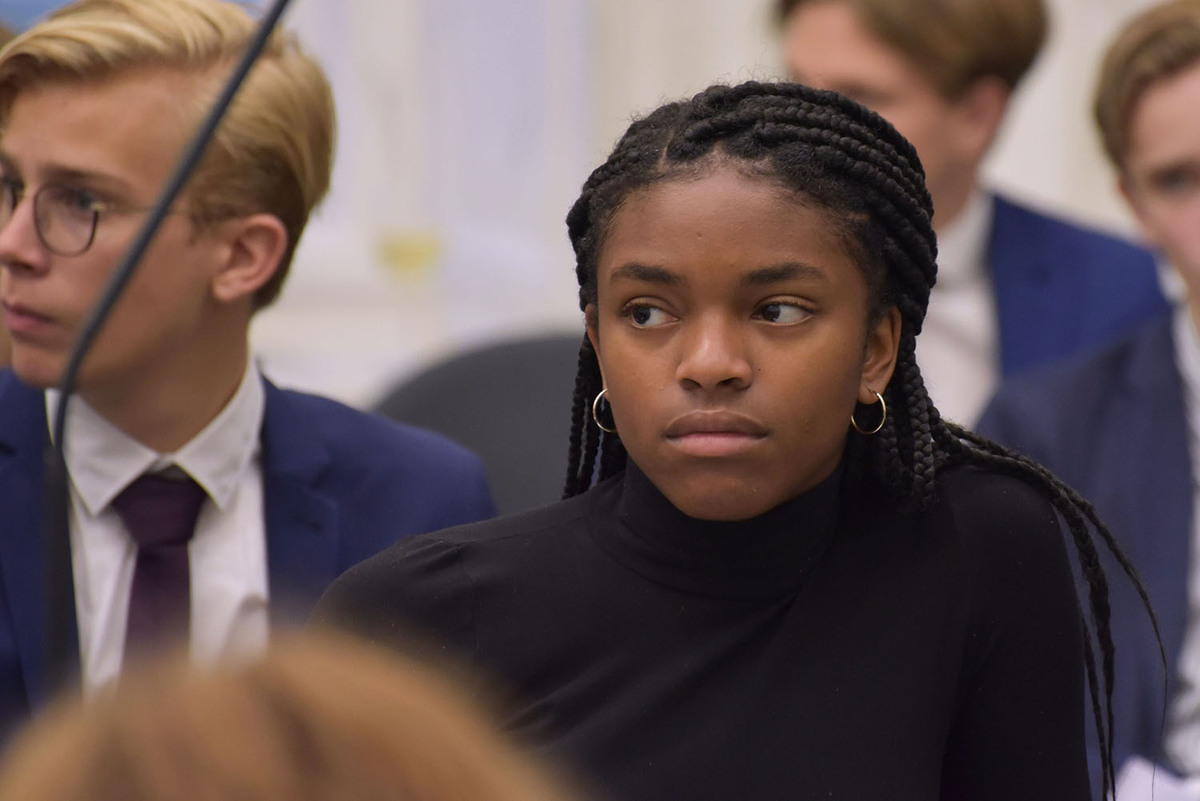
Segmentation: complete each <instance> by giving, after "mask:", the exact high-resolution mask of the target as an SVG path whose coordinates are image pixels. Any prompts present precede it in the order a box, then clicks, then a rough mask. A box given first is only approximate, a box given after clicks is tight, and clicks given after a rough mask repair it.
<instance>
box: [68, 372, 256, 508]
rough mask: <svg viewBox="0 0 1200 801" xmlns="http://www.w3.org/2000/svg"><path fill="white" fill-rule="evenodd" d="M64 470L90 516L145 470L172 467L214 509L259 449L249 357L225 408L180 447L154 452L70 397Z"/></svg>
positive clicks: (230, 494) (228, 495)
mask: <svg viewBox="0 0 1200 801" xmlns="http://www.w3.org/2000/svg"><path fill="white" fill-rule="evenodd" d="M58 400H59V393H58V391H57V390H53V389H48V390H46V411H47V418H48V419H50V420H53V419H54V410H55V409H56V408H57V407H58ZM70 403H71V407H70V414H68V415H67V421H66V435H67V449H66V461H67V471H68V473H69V475H70V476H71V484H72V485H73V486H74V488H75V491H76V492H77V493H78V494H79V497H80V499H81V500H82V501H83V503H84V505H85V506H86V507H87V510H88V512H89V513H90V514H92V515H93V516H94V515H97V514H99V513H100V512H101V511H103V510H104V508H105V507H107V506H108V504H109V503H111V502H112V499H113V498H115V497H116V496H117V495H118V494H119V493H120V492H121V490H123V489H125V487H126V486H128V485H129V483H130V482H131V481H133V480H134V479H135V478H137V477H138V476H140V475H142V474H143V473H147V472H160V471H163V470H167V469H168V468H171V467H177V468H179V469H181V470H183V471H184V472H185V473H187V474H188V475H189V476H191V477H192V478H193V479H195V481H196V483H197V484H199V485H200V486H201V487H203V488H204V491H205V492H207V493H208V495H209V497H210V498H212V500H213V502H214V503H215V504H216V505H217V508H218V509H224V508H225V507H226V506H227V505H228V504H229V503H230V501H231V500H232V498H233V493H234V490H235V489H236V488H237V486H238V483H239V482H240V481H241V477H242V473H243V471H244V470H245V469H246V467H247V465H249V464H250V460H251V459H252V458H253V457H254V456H255V455H257V453H258V452H259V448H260V445H259V432H260V430H261V429H262V420H263V413H264V411H265V408H266V395H265V393H264V391H263V386H262V377H261V375H260V374H259V372H258V368H257V367H256V366H255V365H254V363H253V362H252V361H251V362H250V363H248V364H247V365H246V372H245V373H244V374H243V375H242V381H241V383H240V384H239V385H238V388H237V391H236V392H235V393H234V395H233V397H232V398H231V399H230V401H229V403H227V404H225V408H223V409H222V410H221V412H220V413H219V414H218V415H217V416H216V417H215V418H213V419H212V421H211V422H210V423H209V424H208V425H207V426H205V427H204V429H203V430H202V431H200V433H199V434H197V435H196V436H195V437H193V438H192V439H191V440H190V441H189V442H187V443H186V444H185V445H184V446H183V447H182V448H180V449H179V450H177V451H175V452H174V453H158V452H157V451H155V450H153V449H151V448H147V447H146V446H145V445H143V444H141V443H140V442H138V441H137V440H135V439H133V438H132V437H130V436H129V435H128V434H126V433H125V432H123V431H121V430H120V429H118V428H117V427H116V426H114V425H112V424H111V423H109V422H108V421H107V420H105V419H104V418H103V417H102V416H101V415H100V413H99V412H97V411H96V410H94V409H92V408H91V407H90V406H88V405H87V402H86V401H84V400H83V399H82V398H80V397H79V396H78V395H75V396H72V397H71V399H70Z"/></svg>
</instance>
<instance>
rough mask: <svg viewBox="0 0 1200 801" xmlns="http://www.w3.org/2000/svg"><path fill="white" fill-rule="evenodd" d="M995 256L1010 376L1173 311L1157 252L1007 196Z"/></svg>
mask: <svg viewBox="0 0 1200 801" xmlns="http://www.w3.org/2000/svg"><path fill="white" fill-rule="evenodd" d="M988 261H989V265H990V269H991V272H992V283H993V286H994V287H995V297H996V308H997V316H998V319H999V327H1000V372H1001V375H1002V376H1004V377H1005V378H1007V377H1009V376H1013V375H1017V374H1019V373H1023V372H1026V371H1028V370H1030V369H1033V368H1036V367H1039V366H1041V365H1043V364H1050V363H1051V362H1056V361H1060V360H1062V359H1063V358H1066V357H1069V356H1074V355H1076V354H1080V353H1086V352H1088V351H1094V350H1096V349H1098V348H1099V347H1100V346H1102V345H1105V344H1107V343H1109V342H1111V341H1113V340H1114V339H1116V338H1117V337H1118V336H1119V335H1121V334H1124V333H1127V332H1129V331H1130V330H1132V329H1133V328H1136V327H1137V325H1138V324H1139V323H1141V322H1143V321H1145V320H1148V319H1150V318H1151V317H1153V316H1155V315H1157V314H1159V313H1161V312H1164V311H1166V309H1167V302H1166V301H1165V300H1164V299H1163V295H1162V291H1161V289H1160V288H1159V283H1158V276H1157V273H1156V271H1155V268H1154V257H1153V256H1152V255H1151V254H1150V252H1149V251H1147V250H1145V249H1143V248H1140V247H1138V246H1136V245H1133V244H1130V243H1129V242H1125V241H1122V240H1120V239H1117V238H1115V237H1111V236H1108V235H1106V234H1101V233H1098V232H1096V231H1090V230H1087V229H1085V228H1080V227H1079V226H1076V225H1072V224H1070V223H1066V222H1063V221H1061V220H1056V219H1054V218H1053V217H1047V216H1046V215H1044V214H1039V213H1037V212H1035V211H1032V210H1030V209H1027V208H1024V207H1022V206H1019V205H1017V204H1015V203H1013V202H1011V201H1009V200H1006V199H1005V198H1003V197H999V196H997V197H996V198H995V216H994V219H993V223H992V235H991V240H990V245H989V253H988Z"/></svg>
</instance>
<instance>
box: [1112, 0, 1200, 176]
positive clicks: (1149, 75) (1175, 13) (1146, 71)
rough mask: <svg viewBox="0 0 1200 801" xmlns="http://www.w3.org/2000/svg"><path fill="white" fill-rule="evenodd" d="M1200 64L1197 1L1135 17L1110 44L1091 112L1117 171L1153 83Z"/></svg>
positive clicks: (1176, 0)
mask: <svg viewBox="0 0 1200 801" xmlns="http://www.w3.org/2000/svg"><path fill="white" fill-rule="evenodd" d="M1196 64H1200V0H1173V2H1169V3H1164V4H1162V5H1158V6H1153V7H1152V8H1150V9H1149V10H1147V11H1144V12H1142V13H1141V14H1139V15H1137V16H1136V17H1134V18H1133V19H1132V20H1130V22H1129V23H1128V24H1126V25H1125V27H1124V28H1123V29H1122V30H1121V32H1120V33H1119V34H1117V38H1116V39H1115V40H1114V41H1113V43H1112V44H1111V45H1109V47H1108V50H1107V51H1106V53H1105V55H1104V61H1103V62H1102V66H1101V68H1100V79H1099V81H1097V83H1096V97H1095V102H1094V103H1093V106H1092V110H1093V113H1094V114H1095V119H1096V125H1097V126H1098V127H1099V129H1100V138H1101V140H1102V141H1103V143H1104V152H1105V153H1107V154H1108V158H1109V159H1110V160H1111V161H1112V163H1113V164H1114V165H1115V166H1116V167H1117V169H1122V168H1123V167H1124V164H1125V157H1126V156H1127V155H1128V152H1129V125H1130V123H1131V122H1132V121H1133V113H1134V110H1135V108H1136V107H1137V104H1138V101H1139V100H1141V98H1142V95H1143V94H1145V92H1146V90H1147V89H1149V88H1150V87H1151V86H1152V85H1153V84H1156V83H1158V82H1159V81H1162V80H1165V79H1167V78H1172V77H1174V76H1176V75H1178V74H1179V73H1181V72H1183V71H1184V70H1186V69H1188V68H1189V67H1191V66H1193V65H1196Z"/></svg>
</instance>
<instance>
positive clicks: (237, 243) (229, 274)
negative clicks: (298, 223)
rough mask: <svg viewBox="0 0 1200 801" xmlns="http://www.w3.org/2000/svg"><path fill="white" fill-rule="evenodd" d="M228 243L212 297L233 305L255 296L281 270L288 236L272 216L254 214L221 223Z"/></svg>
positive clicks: (224, 237)
mask: <svg viewBox="0 0 1200 801" xmlns="http://www.w3.org/2000/svg"><path fill="white" fill-rule="evenodd" d="M221 226H222V238H223V239H224V240H225V241H226V242H227V244H228V249H227V251H226V253H225V263H224V264H223V265H221V268H220V270H219V271H218V272H217V273H216V275H214V276H213V279H212V290H213V296H214V297H215V298H216V299H217V300H218V301H221V302H223V303H232V302H235V301H238V300H240V299H242V298H245V297H250V296H253V295H254V293H256V292H257V291H258V290H259V289H260V288H261V287H262V286H263V285H264V284H266V283H267V282H268V281H270V280H271V276H273V275H275V272H276V271H277V270H278V269H279V266H280V264H281V263H282V261H283V254H284V253H285V252H286V251H287V245H288V233H287V228H286V227H284V224H283V221H282V220H280V219H279V218H278V217H276V216H275V215H273V214H251V215H249V216H247V217H238V218H237V219H234V220H228V221H226V222H224V223H221Z"/></svg>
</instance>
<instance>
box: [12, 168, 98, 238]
mask: <svg viewBox="0 0 1200 801" xmlns="http://www.w3.org/2000/svg"><path fill="white" fill-rule="evenodd" d="M24 198H25V185H24V184H22V183H21V182H19V181H14V180H12V179H11V178H0V229H2V228H4V226H6V225H8V223H9V222H10V221H11V220H12V218H13V214H15V213H16V210H17V206H19V205H20V204H21V201H22V200H23V199H24ZM32 201H33V227H34V230H36V231H37V235H38V239H39V240H41V243H42V245H43V246H44V247H45V248H46V250H48V251H50V252H51V253H53V254H55V255H58V256H78V255H80V254H81V253H83V252H84V251H86V250H87V249H88V248H90V247H91V246H92V241H93V240H94V239H95V238H96V224H97V223H98V222H99V220H100V214H101V212H105V211H109V210H110V209H112V208H113V204H111V203H108V202H106V201H103V200H100V199H98V198H96V197H94V196H92V194H91V193H89V192H86V191H84V190H82V189H77V188H75V187H73V186H67V185H65V184H45V185H44V186H42V187H41V188H40V189H38V190H37V192H35V193H34V195H33V197H32Z"/></svg>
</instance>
